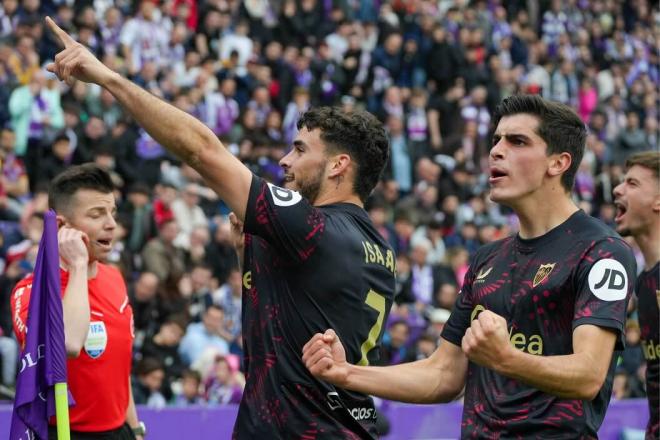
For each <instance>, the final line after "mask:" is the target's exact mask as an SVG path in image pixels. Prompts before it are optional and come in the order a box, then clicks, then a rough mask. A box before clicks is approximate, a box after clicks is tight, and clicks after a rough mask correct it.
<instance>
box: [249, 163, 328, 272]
mask: <svg viewBox="0 0 660 440" xmlns="http://www.w3.org/2000/svg"><path fill="white" fill-rule="evenodd" d="M324 231H325V218H324V216H323V213H322V212H321V211H320V210H319V209H317V208H314V207H313V206H312V205H311V204H310V203H309V202H308V201H307V200H306V199H305V198H304V197H302V196H301V195H300V194H299V193H297V192H296V191H292V190H290V189H286V188H281V187H279V186H275V185H273V184H271V183H268V182H266V181H265V180H263V179H261V178H259V177H257V176H253V177H252V185H251V186H250V196H249V198H248V204H247V208H246V211H245V232H247V233H249V234H253V235H258V236H259V237H261V238H262V239H264V240H265V241H267V242H268V243H269V244H270V245H271V246H273V247H274V248H275V249H277V251H278V252H279V253H281V254H282V255H283V256H285V257H288V258H290V259H292V260H293V261H295V262H299V263H300V262H304V261H306V260H307V259H308V258H309V257H310V256H311V255H312V254H313V253H314V251H315V250H316V248H317V246H318V243H319V241H320V239H321V237H322V236H323V233H324Z"/></svg>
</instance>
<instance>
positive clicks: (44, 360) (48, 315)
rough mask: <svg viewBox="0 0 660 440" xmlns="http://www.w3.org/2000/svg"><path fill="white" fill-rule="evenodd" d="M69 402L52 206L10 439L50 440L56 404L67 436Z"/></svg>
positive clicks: (47, 217) (36, 271)
mask: <svg viewBox="0 0 660 440" xmlns="http://www.w3.org/2000/svg"><path fill="white" fill-rule="evenodd" d="M56 400H57V401H58V402H57V403H56ZM67 400H68V392H67V389H66V350H65V347H64V322H63V320H62V295H61V287H60V269H59V253H58V246H57V221H56V219H55V212H54V211H52V210H51V211H49V212H48V213H46V215H45V216H44V233H43V235H42V237H41V242H40V243H39V253H38V254H37V262H36V265H35V269H34V281H33V285H32V294H31V297H30V305H29V309H28V318H27V330H26V337H25V348H24V349H23V351H22V352H21V363H20V371H19V373H18V377H17V380H16V399H15V401H14V412H13V414H12V420H11V431H10V437H9V438H10V440H35V439H42V440H46V439H48V419H49V418H50V417H51V416H53V415H55V412H56V406H57V419H58V420H57V424H58V437H59V439H60V440H64V439H66V440H68V439H69V412H68V411H69V408H68V402H67ZM71 401H72V402H73V399H71ZM62 419H65V420H62ZM60 425H62V426H60ZM60 428H61V431H60Z"/></svg>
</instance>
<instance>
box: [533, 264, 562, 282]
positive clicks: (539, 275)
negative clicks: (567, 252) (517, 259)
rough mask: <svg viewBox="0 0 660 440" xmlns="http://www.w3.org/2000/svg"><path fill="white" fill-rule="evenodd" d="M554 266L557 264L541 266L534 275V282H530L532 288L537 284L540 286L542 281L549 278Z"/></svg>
mask: <svg viewBox="0 0 660 440" xmlns="http://www.w3.org/2000/svg"><path fill="white" fill-rule="evenodd" d="M555 264H557V263H548V264H542V265H541V266H540V267H539V270H538V271H537V272H536V275H534V281H532V287H536V286H538V285H539V284H541V283H542V282H543V281H545V280H546V279H547V278H548V277H549V276H550V273H551V272H552V269H554V268H555Z"/></svg>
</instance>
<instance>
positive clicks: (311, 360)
mask: <svg viewBox="0 0 660 440" xmlns="http://www.w3.org/2000/svg"><path fill="white" fill-rule="evenodd" d="M303 362H304V363H305V366H307V369H309V371H310V372H311V373H312V374H313V375H314V376H315V377H317V378H318V379H321V380H324V381H326V382H330V383H332V384H334V385H337V386H339V387H341V388H346V389H349V390H353V391H358V392H361V393H364V394H370V395H373V396H378V397H382V398H385V399H389V400H398V401H401V402H410V403H436V402H448V401H451V400H453V399H454V398H456V396H458V394H459V393H460V392H461V390H462V389H463V386H464V385H465V378H466V373H467V358H466V357H465V355H464V354H463V352H462V351H461V348H460V347H458V346H456V345H454V344H452V343H451V342H448V341H446V340H444V339H443V340H442V342H441V343H440V346H439V347H438V349H437V350H436V351H435V352H434V353H433V354H432V355H431V356H430V357H429V358H428V359H422V360H419V361H416V362H410V363H406V364H399V365H392V366H389V367H362V366H356V365H351V364H349V363H348V362H347V361H346V353H345V352H344V347H343V346H342V344H341V341H340V340H339V337H338V336H337V334H336V333H335V332H334V331H333V330H327V331H326V332H325V333H324V334H321V333H317V334H316V335H314V336H313V337H312V338H311V339H310V340H309V342H308V343H307V344H305V346H304V347H303Z"/></svg>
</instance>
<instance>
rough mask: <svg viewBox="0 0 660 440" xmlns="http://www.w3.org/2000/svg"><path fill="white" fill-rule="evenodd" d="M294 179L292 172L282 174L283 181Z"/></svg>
mask: <svg viewBox="0 0 660 440" xmlns="http://www.w3.org/2000/svg"><path fill="white" fill-rule="evenodd" d="M293 181H294V176H293V174H285V175H284V183H289V182H293Z"/></svg>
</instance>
